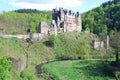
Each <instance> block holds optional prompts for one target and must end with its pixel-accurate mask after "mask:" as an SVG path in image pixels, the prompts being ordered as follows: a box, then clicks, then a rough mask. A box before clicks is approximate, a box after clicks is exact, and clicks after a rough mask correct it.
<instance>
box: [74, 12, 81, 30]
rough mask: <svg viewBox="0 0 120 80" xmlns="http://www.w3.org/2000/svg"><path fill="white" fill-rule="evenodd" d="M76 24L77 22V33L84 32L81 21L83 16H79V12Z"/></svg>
mask: <svg viewBox="0 0 120 80" xmlns="http://www.w3.org/2000/svg"><path fill="white" fill-rule="evenodd" d="M75 22H76V31H79V32H81V30H82V20H81V15H80V14H79V12H77V14H76V17H75Z"/></svg>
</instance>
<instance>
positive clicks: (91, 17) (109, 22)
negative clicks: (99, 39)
mask: <svg viewBox="0 0 120 80" xmlns="http://www.w3.org/2000/svg"><path fill="white" fill-rule="evenodd" d="M119 14H120V1H119V0H112V1H108V2H106V3H103V4H102V5H101V6H99V7H97V8H94V9H92V10H90V11H88V12H85V13H83V14H82V23H83V24H82V26H83V29H84V30H86V29H88V28H89V29H90V32H93V33H95V34H98V35H100V34H103V35H107V34H109V35H113V34H114V33H116V32H118V31H120V27H119V25H120V18H119V17H118V16H119Z"/></svg>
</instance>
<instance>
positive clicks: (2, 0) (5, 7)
mask: <svg viewBox="0 0 120 80" xmlns="http://www.w3.org/2000/svg"><path fill="white" fill-rule="evenodd" d="M106 1H109V0H0V13H2V12H4V11H5V12H6V11H13V10H17V9H38V10H52V9H53V8H55V7H63V8H66V9H71V10H72V11H79V12H80V13H83V12H86V11H88V10H90V9H93V8H95V7H97V6H100V5H101V4H102V3H104V2H106Z"/></svg>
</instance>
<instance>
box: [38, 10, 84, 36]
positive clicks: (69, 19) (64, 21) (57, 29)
mask: <svg viewBox="0 0 120 80" xmlns="http://www.w3.org/2000/svg"><path fill="white" fill-rule="evenodd" d="M81 29H82V20H81V15H80V14H79V12H76V13H75V12H73V11H71V10H67V9H63V8H59V10H58V9H57V8H54V9H53V10H52V21H51V25H50V28H49V27H48V25H47V24H46V23H45V22H40V24H39V28H38V32H39V33H44V34H55V35H57V34H58V33H62V32H70V31H78V32H81Z"/></svg>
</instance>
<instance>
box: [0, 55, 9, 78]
mask: <svg viewBox="0 0 120 80" xmlns="http://www.w3.org/2000/svg"><path fill="white" fill-rule="evenodd" d="M10 69H11V61H9V60H8V59H7V57H0V80H8V79H9V78H10V76H11V75H10V72H9V71H10Z"/></svg>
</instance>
